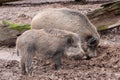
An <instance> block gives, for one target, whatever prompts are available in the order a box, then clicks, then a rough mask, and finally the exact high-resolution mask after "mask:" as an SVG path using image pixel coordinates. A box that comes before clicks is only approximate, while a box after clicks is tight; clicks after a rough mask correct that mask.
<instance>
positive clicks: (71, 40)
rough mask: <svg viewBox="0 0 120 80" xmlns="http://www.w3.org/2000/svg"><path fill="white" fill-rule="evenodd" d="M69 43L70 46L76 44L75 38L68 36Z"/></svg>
mask: <svg viewBox="0 0 120 80" xmlns="http://www.w3.org/2000/svg"><path fill="white" fill-rule="evenodd" d="M67 43H68V44H72V43H74V40H73V38H72V37H71V36H68V37H67Z"/></svg>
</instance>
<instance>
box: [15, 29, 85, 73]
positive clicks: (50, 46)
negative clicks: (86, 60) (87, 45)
mask: <svg viewBox="0 0 120 80" xmlns="http://www.w3.org/2000/svg"><path fill="white" fill-rule="evenodd" d="M72 47H73V49H76V50H78V52H77V53H74V55H72V56H71V57H74V58H81V57H83V56H84V51H83V49H82V48H81V44H80V38H79V35H78V34H76V33H73V32H69V31H65V30H59V29H40V30H34V29H33V30H28V31H26V32H24V33H23V34H22V35H21V36H19V37H18V38H17V41H16V49H17V52H18V53H19V54H21V56H22V57H21V67H22V74H26V73H28V74H31V73H32V70H31V64H32V59H33V57H34V56H35V55H36V54H38V53H39V54H42V55H44V56H45V57H49V58H53V60H54V62H55V69H58V68H59V67H60V65H61V58H62V56H63V54H64V53H65V52H66V53H67V51H69V48H70V49H72ZM77 48H79V49H77ZM68 56H69V55H68Z"/></svg>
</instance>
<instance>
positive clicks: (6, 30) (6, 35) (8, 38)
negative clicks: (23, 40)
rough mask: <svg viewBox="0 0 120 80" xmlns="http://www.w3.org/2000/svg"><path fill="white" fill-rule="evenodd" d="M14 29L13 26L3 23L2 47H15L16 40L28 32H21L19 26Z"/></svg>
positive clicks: (0, 38) (1, 30) (1, 29)
mask: <svg viewBox="0 0 120 80" xmlns="http://www.w3.org/2000/svg"><path fill="white" fill-rule="evenodd" d="M13 27H14V26H13V24H10V25H7V26H6V25H5V24H4V25H3V24H2V23H1V24H0V46H8V47H12V46H15V42H16V38H17V37H18V36H19V35H20V34H22V33H23V32H24V31H25V30H26V29H23V30H21V29H22V28H21V26H19V25H18V26H15V28H13ZM16 27H19V28H20V29H19V28H17V29H16ZM22 27H23V26H22Z"/></svg>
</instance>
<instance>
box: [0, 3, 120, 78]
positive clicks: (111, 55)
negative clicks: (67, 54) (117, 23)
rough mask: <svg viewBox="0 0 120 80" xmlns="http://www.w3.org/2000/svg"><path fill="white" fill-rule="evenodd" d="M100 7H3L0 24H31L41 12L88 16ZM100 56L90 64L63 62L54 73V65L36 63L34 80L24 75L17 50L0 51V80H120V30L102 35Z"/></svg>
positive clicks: (3, 49)
mask: <svg viewBox="0 0 120 80" xmlns="http://www.w3.org/2000/svg"><path fill="white" fill-rule="evenodd" d="M99 6H100V4H94V5H93V4H88V5H79V4H69V5H67V4H58V3H55V4H48V5H47V4H45V5H39V6H29V7H26V6H16V7H13V6H12V7H11V6H1V7H0V11H1V12H0V20H1V21H2V20H3V19H7V20H10V21H14V22H19V23H30V21H31V19H32V17H33V16H34V15H35V14H36V13H37V12H38V11H39V10H41V9H44V8H50V7H53V8H55V7H68V8H72V9H77V10H79V11H82V12H83V13H84V14H86V13H87V12H89V11H92V10H94V9H96V8H99ZM97 52H98V56H97V57H95V58H92V59H91V60H77V61H74V60H70V59H66V58H63V60H62V67H61V69H59V70H54V68H53V65H52V63H51V64H48V65H46V64H45V63H44V61H43V60H38V61H36V60H34V66H33V76H31V77H30V76H23V75H21V68H20V66H19V63H20V62H19V61H20V56H17V55H16V51H15V48H6V47H1V48H0V80H120V30H118V29H114V30H112V31H108V32H107V33H103V34H101V41H100V44H99V46H98V50H97Z"/></svg>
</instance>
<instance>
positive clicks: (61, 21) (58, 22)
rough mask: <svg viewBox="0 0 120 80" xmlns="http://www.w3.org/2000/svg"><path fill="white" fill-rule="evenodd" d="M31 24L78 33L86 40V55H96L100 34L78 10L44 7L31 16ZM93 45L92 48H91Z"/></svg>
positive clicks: (35, 27) (37, 27) (36, 26)
mask: <svg viewBox="0 0 120 80" xmlns="http://www.w3.org/2000/svg"><path fill="white" fill-rule="evenodd" d="M31 26H32V27H31V28H32V29H43V28H44V29H47V28H58V29H62V30H67V31H72V32H75V33H78V34H79V35H80V36H81V38H82V40H83V41H85V40H86V41H87V45H88V51H89V54H88V55H90V57H93V56H95V55H96V53H95V51H96V47H97V45H98V44H99V41H100V36H99V34H98V32H97V30H96V27H95V26H94V25H93V24H92V23H91V22H90V21H89V19H88V18H87V17H86V16H85V15H83V14H81V13H80V12H78V11H75V10H71V9H67V8H58V9H55V8H54V9H45V10H43V11H42V12H40V13H38V14H37V15H36V16H35V17H34V18H33V20H32V22H31ZM49 26H50V27H49ZM91 43H92V44H91ZM93 45H94V49H93V48H92V49H91V46H93Z"/></svg>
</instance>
